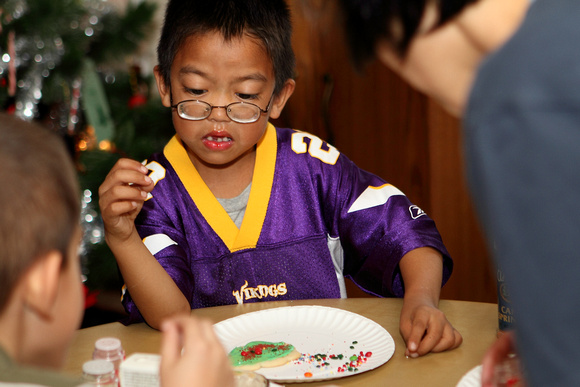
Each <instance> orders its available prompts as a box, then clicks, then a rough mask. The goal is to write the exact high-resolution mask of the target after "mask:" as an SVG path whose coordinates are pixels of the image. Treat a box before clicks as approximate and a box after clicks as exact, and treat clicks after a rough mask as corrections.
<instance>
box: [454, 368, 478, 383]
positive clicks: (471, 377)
mask: <svg viewBox="0 0 580 387" xmlns="http://www.w3.org/2000/svg"><path fill="white" fill-rule="evenodd" d="M480 386H481V365H478V366H477V367H474V368H472V369H471V370H469V372H468V373H466V374H465V375H463V377H462V378H461V380H460V381H459V383H457V386H456V387H480Z"/></svg>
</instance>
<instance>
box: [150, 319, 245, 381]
mask: <svg viewBox="0 0 580 387" xmlns="http://www.w3.org/2000/svg"><path fill="white" fill-rule="evenodd" d="M161 331H162V332H163V336H162V340H161V368H160V376H161V385H162V386H171V387H180V386H188V387H191V386H204V387H206V386H208V387H214V386H215V387H222V386H223V387H228V386H233V385H234V374H233V371H232V368H231V365H230V362H229V359H228V357H227V355H226V353H225V351H224V348H223V347H222V345H221V343H220V342H219V340H218V338H217V337H216V335H215V333H214V331H213V327H212V325H211V323H210V322H209V321H207V320H199V319H196V318H193V317H191V316H189V315H181V316H178V317H174V318H170V319H169V320H166V321H164V322H163V324H162V325H161Z"/></svg>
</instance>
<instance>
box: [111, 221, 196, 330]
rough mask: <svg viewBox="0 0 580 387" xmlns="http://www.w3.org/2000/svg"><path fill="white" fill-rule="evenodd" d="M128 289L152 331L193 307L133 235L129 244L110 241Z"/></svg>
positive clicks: (137, 237)
mask: <svg viewBox="0 0 580 387" xmlns="http://www.w3.org/2000/svg"><path fill="white" fill-rule="evenodd" d="M107 244H108V245H109V247H110V248H111V251H113V254H114V255H115V258H116V259H117V263H118V265H119V269H120V270H121V274H122V275H123V279H124V280H125V285H126V286H127V290H128V291H129V293H130V294H131V298H132V299H133V301H134V302H135V305H137V307H138V308H139V311H140V312H141V314H142V315H143V317H144V318H145V320H146V321H147V323H148V324H149V325H151V326H152V327H153V328H156V329H159V326H160V324H161V321H162V320H163V319H164V318H166V317H169V316H171V315H174V314H176V313H183V312H189V311H190V309H191V308H190V305H189V302H188V301H187V299H186V298H185V296H184V295H183V293H182V292H181V290H180V289H179V288H178V287H177V285H176V284H175V282H174V281H173V279H172V278H171V277H170V276H169V274H167V272H166V271H165V269H164V268H163V267H162V266H161V265H160V264H159V262H157V260H156V259H155V257H153V255H151V253H150V252H149V250H148V249H147V248H146V247H145V245H144V244H143V242H142V241H141V238H140V237H139V235H138V234H137V232H134V233H132V234H131V236H130V237H129V238H128V239H127V240H126V241H117V240H115V239H114V238H107Z"/></svg>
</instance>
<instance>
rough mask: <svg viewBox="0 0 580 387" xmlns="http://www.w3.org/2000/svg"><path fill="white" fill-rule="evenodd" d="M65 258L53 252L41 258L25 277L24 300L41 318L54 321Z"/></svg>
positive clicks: (57, 252)
mask: <svg viewBox="0 0 580 387" xmlns="http://www.w3.org/2000/svg"><path fill="white" fill-rule="evenodd" d="M62 263H63V256H62V254H61V253H60V252H59V251H56V250H52V251H50V252H49V253H47V254H46V255H44V256H43V257H42V258H39V259H38V260H37V261H36V262H35V263H34V264H33V265H32V267H31V268H30V269H28V271H27V272H26V273H25V275H24V281H25V282H24V300H25V302H26V306H27V308H28V309H29V310H31V311H33V312H34V313H36V314H37V315H38V316H39V318H42V319H52V318H53V316H52V307H53V306H54V303H55V302H56V297H57V293H58V287H59V281H60V275H61V269H62Z"/></svg>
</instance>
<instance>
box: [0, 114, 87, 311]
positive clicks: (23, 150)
mask: <svg viewBox="0 0 580 387" xmlns="http://www.w3.org/2000/svg"><path fill="white" fill-rule="evenodd" d="M0 182H1V183H0V311H2V310H3V309H4V307H5V306H6V304H7V302H8V299H9V297H10V294H11V293H12V291H13V289H14V287H15V285H16V283H17V282H18V281H19V279H20V277H21V276H22V274H23V273H24V272H25V271H26V270H27V269H28V268H29V267H30V266H31V265H32V264H33V263H34V262H35V260H36V259H37V258H38V257H40V256H42V255H43V254H45V253H48V252H49V251H52V250H57V251H60V252H62V254H63V259H64V262H65V263H66V262H67V259H68V258H69V257H68V250H69V246H70V243H71V240H72V237H73V235H74V233H75V231H76V228H77V227H78V225H79V217H80V195H79V186H78V180H77V176H76V172H75V169H74V166H73V163H72V160H71V157H70V156H69V154H68V152H67V150H66V148H65V146H64V142H63V141H62V139H61V138H59V137H58V136H57V135H56V134H54V133H52V132H50V131H49V130H48V129H45V128H43V127H40V126H37V125H35V124H32V123H30V122H26V121H23V120H21V119H19V118H17V117H15V116H10V115H7V114H1V113H0Z"/></svg>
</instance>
